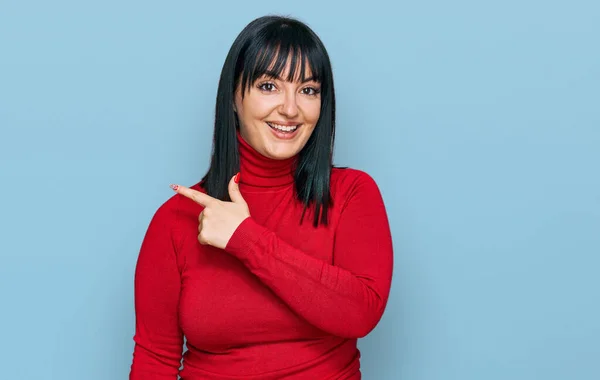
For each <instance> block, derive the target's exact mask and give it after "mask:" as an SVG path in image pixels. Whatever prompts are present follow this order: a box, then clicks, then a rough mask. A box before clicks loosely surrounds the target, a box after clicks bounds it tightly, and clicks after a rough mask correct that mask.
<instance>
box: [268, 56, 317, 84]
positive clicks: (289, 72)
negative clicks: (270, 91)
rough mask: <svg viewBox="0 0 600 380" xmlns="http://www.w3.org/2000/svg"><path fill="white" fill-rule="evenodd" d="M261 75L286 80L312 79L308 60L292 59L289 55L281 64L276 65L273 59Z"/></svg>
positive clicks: (301, 80) (300, 80) (303, 80)
mask: <svg viewBox="0 0 600 380" xmlns="http://www.w3.org/2000/svg"><path fill="white" fill-rule="evenodd" d="M294 61H295V62H294ZM261 76H263V77H264V76H266V77H271V78H277V79H281V80H284V81H288V82H306V81H308V80H313V72H312V69H311V67H310V64H309V62H308V60H307V59H304V61H301V60H299V59H293V57H291V56H290V57H288V58H287V60H286V62H285V64H284V65H283V66H279V65H277V60H276V59H273V61H272V62H271V64H270V65H269V66H268V67H267V69H266V70H265V71H264V73H262V75H261Z"/></svg>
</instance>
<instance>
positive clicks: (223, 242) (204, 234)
mask: <svg viewBox="0 0 600 380" xmlns="http://www.w3.org/2000/svg"><path fill="white" fill-rule="evenodd" d="M238 176H239V173H238V174H237V175H235V176H234V177H233V178H231V180H230V181H229V197H230V198H231V202H224V201H221V200H219V199H215V198H213V197H211V196H209V195H207V194H205V193H201V192H199V191H196V190H192V189H190V188H187V187H185V186H180V185H171V188H172V189H173V190H174V191H175V192H177V193H179V194H181V195H183V196H185V197H187V198H189V199H191V200H193V201H194V202H196V203H198V204H199V205H201V206H204V210H202V212H201V213H200V215H199V216H198V222H199V224H198V241H199V242H200V244H204V245H212V246H213V247H217V248H221V249H225V247H226V246H227V243H228V242H229V239H231V236H233V233H234V232H235V230H236V229H237V228H238V226H239V225H240V224H241V223H242V222H243V221H244V220H245V219H246V218H248V217H249V216H250V210H249V209H248V204H247V203H246V201H245V200H244V198H243V197H242V194H241V193H240V189H239V186H238V184H237V182H236V179H237V177H238Z"/></svg>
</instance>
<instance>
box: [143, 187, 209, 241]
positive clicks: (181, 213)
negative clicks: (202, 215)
mask: <svg viewBox="0 0 600 380" xmlns="http://www.w3.org/2000/svg"><path fill="white" fill-rule="evenodd" d="M190 188H191V189H194V190H197V191H201V192H205V191H204V189H203V188H202V187H201V186H200V183H196V184H194V185H192V186H190ZM200 207H201V206H200V205H198V204H197V203H195V202H193V201H191V200H190V199H188V198H186V197H184V196H183V195H181V194H173V195H172V196H171V197H169V198H168V199H167V200H165V201H163V202H162V203H161V204H160V205H159V206H158V208H157V209H156V211H155V213H154V215H153V217H152V222H153V223H159V224H164V225H165V228H168V229H170V230H174V229H177V228H178V227H179V226H180V224H181V223H182V222H183V221H185V219H187V218H189V216H192V219H195V218H196V216H197V215H198V213H199V212H200V211H201V210H199V208H200Z"/></svg>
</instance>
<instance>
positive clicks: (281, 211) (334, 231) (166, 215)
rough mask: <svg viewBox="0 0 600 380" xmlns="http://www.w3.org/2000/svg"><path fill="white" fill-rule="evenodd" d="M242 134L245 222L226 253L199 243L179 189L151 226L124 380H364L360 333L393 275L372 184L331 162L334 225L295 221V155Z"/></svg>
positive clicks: (379, 309)
mask: <svg viewBox="0 0 600 380" xmlns="http://www.w3.org/2000/svg"><path fill="white" fill-rule="evenodd" d="M238 138H239V146H240V152H241V182H240V191H241V193H242V195H243V196H244V198H245V199H246V201H247V202H248V205H249V208H250V214H251V217H250V218H248V219H246V220H245V221H244V222H242V224H241V225H240V226H239V227H238V229H237V230H236V231H235V233H234V234H233V236H232V238H231V240H230V241H229V243H228V245H227V247H226V249H225V250H220V249H217V248H214V247H210V246H204V245H201V244H200V243H199V242H198V240H197V235H198V214H199V213H200V211H201V210H202V207H201V206H199V205H197V204H195V203H194V202H193V201H191V200H189V199H187V198H185V197H183V196H181V195H174V196H173V197H172V198H170V199H169V200H167V201H166V202H165V203H164V204H163V205H162V206H161V207H160V208H159V209H158V210H157V211H156V213H155V215H154V217H153V218H152V220H151V222H150V225H149V227H148V230H147V233H146V236H145V238H144V240H143V243H142V246H141V249H140V253H139V258H138V262H137V267H136V272H135V309H136V332H135V336H134V341H135V349H134V355H133V363H132V366H131V373H130V379H131V380H167V379H168V380H175V379H177V375H180V376H181V377H182V378H183V379H185V380H199V379H215V380H223V379H230V380H233V379H255V380H258V379H260V380H269V379H283V378H285V379H360V378H361V375H360V369H359V367H360V365H359V357H360V352H359V350H358V349H357V338H360V337H363V336H365V335H366V334H368V333H369V332H370V331H371V330H372V329H373V328H374V327H375V325H376V324H377V323H378V321H379V320H380V318H381V316H382V313H383V311H384V308H385V306H386V303H387V299H388V294H389V289H390V284H391V278H392V263H393V258H392V239H391V235H390V229H389V224H388V219H387V215H386V211H385V207H384V203H383V200H382V197H381V194H380V192H379V189H378V187H377V185H376V183H375V182H374V181H373V179H372V178H371V177H370V176H368V175H367V174H365V173H364V172H361V171H358V170H353V169H333V172H332V177H331V192H332V197H333V201H334V205H333V207H332V208H331V209H330V213H329V217H330V219H329V220H330V224H329V226H327V227H323V226H320V227H318V228H316V229H315V228H314V227H313V226H312V213H307V214H306V215H305V219H304V222H303V223H302V224H300V223H299V222H300V217H301V213H302V205H301V204H300V203H299V202H298V201H297V200H296V199H295V198H294V185H293V176H292V174H291V168H292V166H293V159H290V160H285V161H275V160H271V159H267V158H265V157H263V156H262V155H260V154H258V153H257V152H256V151H254V150H253V149H252V148H251V147H250V146H249V145H248V144H247V143H246V142H245V141H244V140H243V139H241V137H238ZM193 188H194V189H196V190H200V191H202V190H201V188H200V186H199V184H196V185H195V186H193ZM184 335H185V337H186V339H187V341H186V346H187V351H185V353H184V354H183V367H182V369H181V371H180V367H181V359H182V351H183V336H184Z"/></svg>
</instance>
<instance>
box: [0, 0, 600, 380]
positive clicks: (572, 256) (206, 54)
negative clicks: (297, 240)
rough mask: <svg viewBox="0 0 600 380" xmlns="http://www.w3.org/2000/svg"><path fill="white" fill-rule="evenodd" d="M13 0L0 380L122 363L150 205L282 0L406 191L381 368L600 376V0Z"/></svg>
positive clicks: (383, 183)
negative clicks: (320, 51)
mask: <svg viewBox="0 0 600 380" xmlns="http://www.w3.org/2000/svg"><path fill="white" fill-rule="evenodd" d="M484 3H485V4H484ZM0 4H1V5H0V54H1V56H0V127H1V134H0V165H1V166H0V168H1V176H0V180H1V186H0V234H1V239H0V307H1V313H0V378H2V379H17V378H19V379H28V380H29V379H31V380H43V379H60V380H75V379H77V380H81V379H85V380H107V379H125V378H126V376H127V374H128V371H129V366H130V363H131V353H132V347H133V341H132V336H133V331H134V310H133V271H134V266H135V261H136V258H137V252H138V249H139V244H140V242H141V239H142V237H143V234H144V232H145V229H146V227H147V223H148V221H149V219H150V218H151V216H152V214H153V213H154V211H155V210H156V208H157V207H158V206H159V205H160V204H161V203H162V202H163V201H164V200H166V199H167V198H168V197H170V196H171V195H172V193H171V190H170V189H169V188H168V184H169V183H172V182H178V183H183V184H192V183H195V182H196V181H197V180H199V178H200V176H201V175H202V174H204V171H205V170H206V168H207V165H208V158H209V152H210V143H211V141H210V137H211V132H212V118H213V108H214V98H215V93H216V88H217V80H218V75H219V72H220V68H221V65H222V63H223V60H224V58H225V55H226V53H227V50H228V49H229V46H230V44H231V42H232V41H233V39H234V38H235V36H236V35H237V33H238V32H239V31H240V30H241V29H242V28H243V27H244V26H245V25H246V23H248V22H249V21H250V20H252V19H253V18H255V17H258V16H261V15H263V14H266V13H283V14H288V15H292V16H296V17H299V18H301V19H302V20H304V21H306V22H308V23H309V24H310V25H311V26H312V27H313V28H314V29H315V30H316V32H317V33H318V34H319V35H320V36H321V37H322V39H323V40H324V42H325V44H326V46H327V47H328V49H329V52H330V54H331V58H332V60H333V64H334V69H335V75H336V77H335V79H336V86H337V96H338V109H339V119H338V122H339V123H338V128H339V129H338V131H339V132H338V136H339V138H338V140H337V149H336V163H337V164H338V165H347V166H351V167H355V168H358V169H362V170H365V171H367V172H369V173H370V174H371V175H372V176H373V177H374V178H375V179H376V180H377V182H378V183H379V185H380V187H381V190H382V192H383V195H384V198H385V201H386V204H387V207H388V211H389V216H390V222H391V226H392V230H393V231H392V232H393V236H394V243H395V250H396V252H395V254H396V256H395V260H396V261H395V277H394V283H393V288H392V293H391V298H390V301H389V306H388V309H387V311H386V314H385V316H384V318H383V320H382V322H381V323H380V325H379V326H378V327H377V329H376V330H375V331H374V332H373V333H372V334H371V335H370V336H369V337H367V338H366V339H364V340H362V341H361V342H360V348H361V349H362V352H363V359H362V364H363V374H364V378H365V379H369V380H371V379H375V380H380V379H381V380H384V379H407V380H448V379H457V380H458V379H460V380H496V379H503V380H504V379H510V380H534V379H545V380H558V379H564V380H592V379H596V380H597V379H600V360H598V359H599V358H600V274H599V272H600V90H599V89H600V49H599V42H598V41H599V39H600V22H599V21H598V20H599V19H600V6H599V5H598V2H595V1H592V0H590V1H570V2H567V1H562V2H559V1H525V2H523V1H514V0H513V1H503V2H494V3H493V4H492V2H482V1H465V0H457V1H442V0H437V1H421V2H411V3H410V4H408V3H406V2H404V3H393V2H391V1H390V2H388V3H386V2H381V1H367V2H361V3H360V4H359V3H355V4H354V5H351V4H349V3H348V2H341V1H340V2H326V1H322V0H321V1H301V2H295V3H291V2H290V3H289V4H288V5H285V6H284V5H281V2H278V1H249V2H245V1H244V2H242V1H240V2H238V3H237V4H235V3H232V2H227V1H216V2H211V3H210V4H209V3H208V2H201V1H177V2H167V1H162V2H158V1H125V2H121V1H115V0H109V1H106V0H105V1H103V2H94V3H91V2H83V1H66V0H57V1H8V2H7V1H5V0H3V1H1V2H0ZM394 4H395V5H394Z"/></svg>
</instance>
